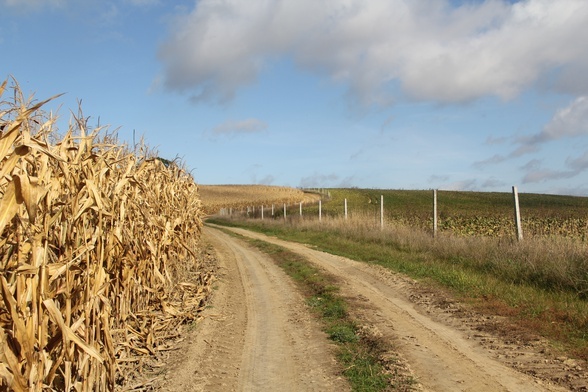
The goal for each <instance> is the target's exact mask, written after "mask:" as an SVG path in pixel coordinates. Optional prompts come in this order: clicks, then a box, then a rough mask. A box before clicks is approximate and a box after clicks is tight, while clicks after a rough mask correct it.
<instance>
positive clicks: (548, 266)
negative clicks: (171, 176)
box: [209, 219, 588, 359]
mask: <svg viewBox="0 0 588 392" xmlns="http://www.w3.org/2000/svg"><path fill="white" fill-rule="evenodd" d="M209 222H214V223H217V224H221V225H230V226H239V227H246V228H248V229H252V230H255V231H260V232H264V233H266V234H269V235H274V236H277V237H279V238H283V239H287V240H291V241H297V242H301V243H305V244H309V245H311V246H314V247H316V248H317V249H320V250H323V251H326V252H329V253H332V254H336V255H340V256H344V257H349V258H351V259H354V260H358V261H363V262H368V263H374V264H379V265H381V266H384V267H386V268H389V269H391V270H393V271H396V272H400V273H403V274H406V275H408V276H410V277H412V278H415V279H418V280H421V281H425V282H428V283H430V284H433V285H437V286H440V287H444V288H446V289H449V290H450V291H451V292H452V294H453V295H454V296H455V297H456V298H457V299H459V300H460V301H462V302H465V303H468V304H470V305H471V306H473V307H474V309H477V310H479V311H482V312H485V313H487V314H494V315H498V316H503V317H506V318H507V319H508V320H509V322H510V323H511V324H512V325H513V326H516V327H517V328H519V329H522V330H524V331H528V332H530V333H533V334H539V335H540V336H543V337H544V338H546V339H548V340H549V341H551V342H552V345H553V347H554V348H556V349H558V350H563V351H565V352H566V354H567V355H570V356H573V357H577V358H581V359H588V300H587V294H588V292H587V291H586V284H587V282H588V264H587V263H588V257H587V255H586V251H585V250H584V249H582V248H580V249H577V247H574V246H571V245H570V244H569V243H568V242H565V241H564V242H558V241H555V240H545V239H542V240H535V241H533V240H526V241H524V242H523V243H520V244H519V243H516V242H512V241H502V240H497V239H484V238H462V237H449V236H447V237H443V238H437V239H432V238H431V237H430V235H427V234H426V233H423V232H419V231H417V230H414V229H408V228H403V227H387V228H386V229H385V230H383V231H382V230H379V229H374V227H373V225H372V226H370V225H367V224H366V225H363V226H362V225H361V224H354V225H352V224H349V223H346V224H343V223H342V222H341V221H339V222H336V221H329V220H323V222H320V223H319V222H316V221H304V220H300V221H297V222H290V223H288V224H284V223H283V222H276V221H272V220H266V221H263V222H262V221H259V220H249V221H238V222H237V221H231V220H225V219H215V220H209Z"/></svg>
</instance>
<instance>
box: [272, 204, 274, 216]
mask: <svg viewBox="0 0 588 392" xmlns="http://www.w3.org/2000/svg"><path fill="white" fill-rule="evenodd" d="M272 216H274V205H273V204H272Z"/></svg>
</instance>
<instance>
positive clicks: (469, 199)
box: [276, 188, 588, 240]
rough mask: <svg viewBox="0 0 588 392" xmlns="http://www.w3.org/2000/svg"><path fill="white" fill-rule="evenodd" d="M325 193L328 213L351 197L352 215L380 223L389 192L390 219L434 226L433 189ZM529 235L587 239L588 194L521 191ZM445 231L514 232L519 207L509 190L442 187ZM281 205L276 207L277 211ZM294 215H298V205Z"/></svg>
mask: <svg viewBox="0 0 588 392" xmlns="http://www.w3.org/2000/svg"><path fill="white" fill-rule="evenodd" d="M328 193H329V195H330V197H325V196H323V203H322V215H323V217H324V218H338V217H342V216H344V200H345V199H347V205H348V214H349V217H350V218H361V219H364V220H372V221H373V222H379V219H380V195H383V196H384V213H385V221H386V222H395V223H401V224H406V225H409V226H411V227H415V228H418V229H421V230H428V231H431V230H432V227H433V218H432V210H433V195H432V191H430V190H383V189H355V188H348V189H329V190H328ZM519 202H520V208H521V214H522V223H523V233H524V234H525V236H526V237H527V236H544V237H549V236H563V237H566V238H575V239H580V240H586V239H587V238H586V234H587V232H588V198H586V197H575V196H559V195H541V194H532V193H519ZM437 204H438V205H437V208H438V229H439V231H440V232H446V233H451V234H458V235H465V236H474V235H484V236H491V237H504V238H512V237H514V235H515V234H514V231H515V229H514V223H513V216H514V206H513V200H512V194H511V193H509V192H503V193H500V192H493V193H488V192H462V191H459V192H458V191H439V192H438V195H437ZM281 215H282V210H281V209H277V211H276V216H281ZM289 215H290V216H291V217H292V218H296V217H297V215H298V207H297V206H296V205H292V206H291V211H290V212H289ZM303 215H304V216H318V206H317V205H316V204H313V205H308V206H306V207H304V209H303Z"/></svg>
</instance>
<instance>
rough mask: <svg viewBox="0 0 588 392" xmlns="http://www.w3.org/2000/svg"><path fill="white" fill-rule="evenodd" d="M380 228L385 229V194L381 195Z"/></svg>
mask: <svg viewBox="0 0 588 392" xmlns="http://www.w3.org/2000/svg"><path fill="white" fill-rule="evenodd" d="M380 230H384V195H380Z"/></svg>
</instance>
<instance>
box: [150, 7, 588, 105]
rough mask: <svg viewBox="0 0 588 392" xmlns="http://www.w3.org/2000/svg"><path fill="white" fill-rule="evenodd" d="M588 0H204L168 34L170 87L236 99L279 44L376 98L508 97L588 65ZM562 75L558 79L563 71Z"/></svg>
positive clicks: (580, 73) (384, 101) (562, 79)
mask: <svg viewBox="0 0 588 392" xmlns="http://www.w3.org/2000/svg"><path fill="white" fill-rule="evenodd" d="M584 36H588V3H587V2H586V1H585V0H558V1H552V0H525V1H521V2H518V3H515V4H511V3H510V2H506V1H502V0H486V1H483V2H464V4H463V5H462V6H460V7H458V8H455V7H452V6H451V3H450V2H449V1H446V0H439V1H432V0H369V1H368V0H324V1H316V0H297V1H290V0H249V1H246V2H245V1H242V0H223V1H219V0H200V1H198V2H197V3H196V6H195V8H194V10H193V11H192V12H191V13H190V14H188V15H185V16H182V17H179V18H178V19H177V20H175V23H174V25H173V27H172V31H171V35H170V37H169V38H168V39H167V41H166V42H165V43H164V44H163V45H162V46H161V48H160V51H159V57H160V59H161V61H162V62H163V64H164V66H165V75H164V77H163V80H164V84H165V86H166V87H167V88H169V89H172V90H178V91H182V92H189V93H190V94H192V98H193V100H195V101H200V100H211V101H220V102H223V101H227V100H230V99H231V98H232V97H233V96H234V95H235V93H236V91H237V90H238V89H239V88H241V87H243V86H245V85H247V84H250V83H253V82H254V81H255V80H256V78H257V76H258V74H259V73H260V72H261V71H262V70H263V68H264V67H266V66H268V64H269V63H270V62H271V60H272V59H273V58H275V57H278V56H289V57H292V58H293V59H294V60H295V61H296V62H297V63H298V64H299V65H300V66H302V67H304V68H306V69H310V70H313V71H317V72H320V73H323V74H327V75H328V76H329V77H330V78H331V79H332V80H334V81H337V82H341V83H345V84H346V85H348V86H349V92H350V94H351V96H353V97H355V98H356V99H357V100H358V101H360V102H362V103H364V104H366V105H380V106H385V105H389V104H391V103H392V102H394V101H395V97H396V96H397V95H398V89H399V88H400V89H401V90H402V92H403V93H404V94H406V95H407V96H410V97H412V98H414V99H419V100H431V101H439V102H463V101H469V100H473V99H476V98H479V97H481V96H485V95H494V96H498V97H501V98H503V99H509V98H512V97H514V96H516V95H517V94H519V93H520V92H521V91H522V90H524V89H526V88H528V87H530V86H532V85H533V84H535V83H537V82H541V81H542V78H548V77H551V78H553V77H554V76H553V75H554V74H555V75H556V76H555V78H556V83H554V84H553V85H552V88H557V89H560V90H570V91H571V90H572V89H576V90H577V88H578V85H577V84H574V83H569V82H568V79H570V78H572V79H573V78H574V77H578V78H584V79H586V83H585V89H586V90H588V77H586V76H584V74H585V72H584V69H585V67H586V65H588V40H584V39H581V37H584ZM558 78H559V79H558ZM583 93H588V91H584V92H583Z"/></svg>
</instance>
